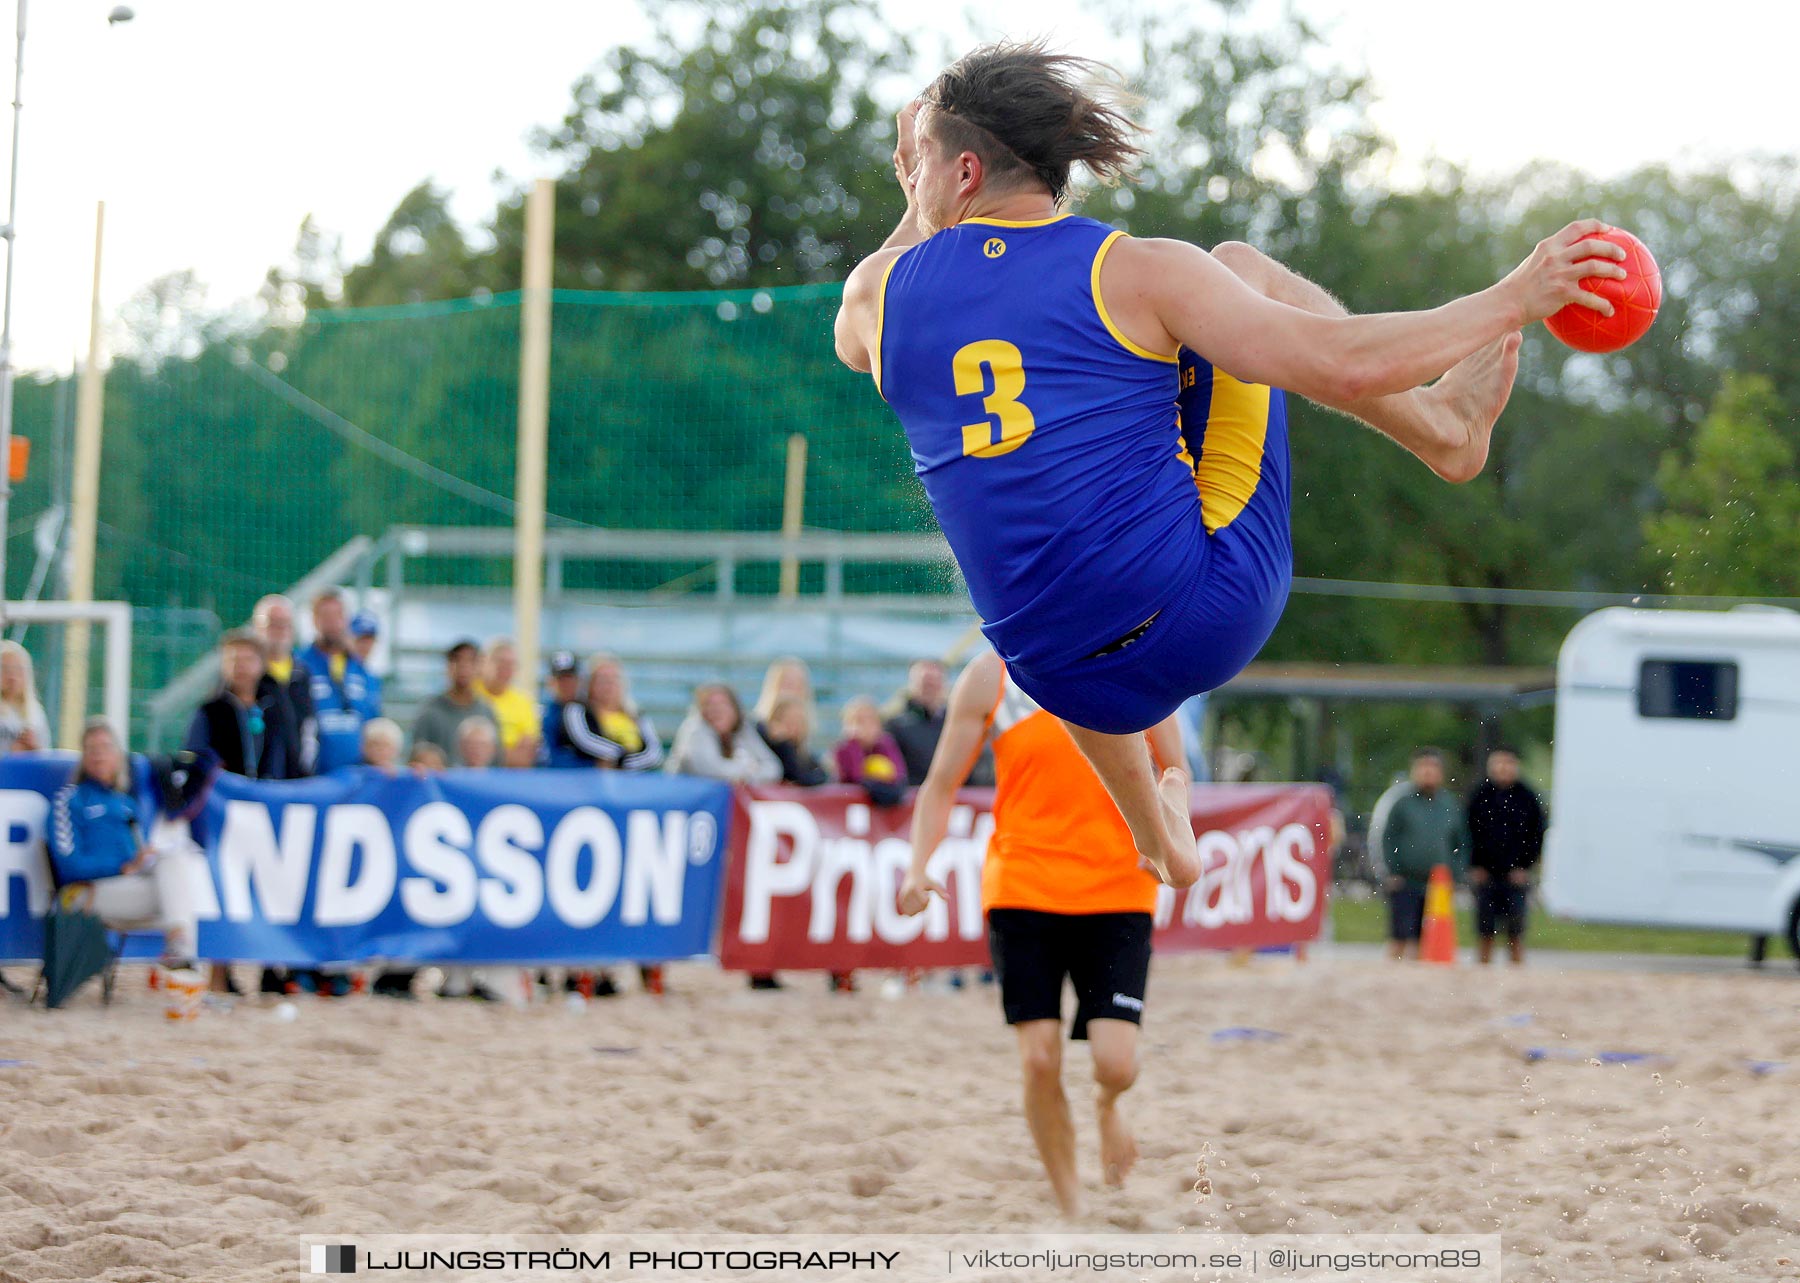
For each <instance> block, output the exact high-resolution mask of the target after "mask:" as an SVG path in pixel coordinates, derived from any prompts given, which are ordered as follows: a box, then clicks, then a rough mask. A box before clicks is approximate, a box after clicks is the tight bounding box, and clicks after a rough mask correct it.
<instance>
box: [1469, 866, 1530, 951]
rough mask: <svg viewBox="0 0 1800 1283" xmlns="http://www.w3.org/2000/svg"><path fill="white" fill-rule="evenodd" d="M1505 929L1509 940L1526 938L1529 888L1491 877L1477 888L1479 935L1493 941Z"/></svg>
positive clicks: (1476, 903)
mask: <svg viewBox="0 0 1800 1283" xmlns="http://www.w3.org/2000/svg"><path fill="white" fill-rule="evenodd" d="M1502 929H1504V930H1505V932H1506V938H1507V939H1508V940H1523V939H1524V938H1525V888H1524V887H1522V886H1515V885H1513V884H1512V883H1511V882H1508V881H1507V880H1506V878H1505V876H1504V875H1503V876H1501V877H1499V878H1494V877H1492V876H1490V877H1489V878H1488V880H1487V881H1486V882H1483V883H1481V884H1480V885H1479V886H1477V887H1476V888H1475V934H1476V935H1478V936H1480V937H1482V938H1483V939H1484V940H1491V939H1493V937H1495V936H1497V935H1499V934H1500V932H1501V930H1502Z"/></svg>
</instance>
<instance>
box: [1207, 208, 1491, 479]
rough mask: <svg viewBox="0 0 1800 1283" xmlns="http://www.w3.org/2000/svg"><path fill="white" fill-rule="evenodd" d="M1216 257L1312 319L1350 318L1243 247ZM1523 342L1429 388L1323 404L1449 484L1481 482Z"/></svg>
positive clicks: (1485, 351)
mask: <svg viewBox="0 0 1800 1283" xmlns="http://www.w3.org/2000/svg"><path fill="white" fill-rule="evenodd" d="M1212 256H1213V257H1214V258H1215V259H1217V260H1218V261H1219V262H1221V263H1223V264H1224V265H1225V266H1226V267H1227V268H1229V269H1230V270H1231V272H1232V274H1233V275H1235V276H1237V278H1238V279H1239V280H1241V281H1243V282H1244V283H1245V284H1246V285H1248V286H1249V287H1250V288H1251V289H1253V290H1255V291H1256V292H1257V293H1259V294H1261V295H1262V296H1263V297H1265V298H1269V299H1273V300H1274V301H1276V302H1277V303H1285V304H1287V305H1288V306H1289V307H1297V308H1299V309H1300V310H1301V311H1303V312H1310V313H1312V314H1313V315H1314V316H1324V317H1344V316H1349V315H1350V313H1349V312H1348V311H1347V310H1346V309H1345V307H1344V306H1343V304H1341V303H1339V302H1338V301H1337V300H1336V299H1335V298H1333V297H1332V296H1331V294H1330V293H1329V292H1328V291H1326V290H1324V289H1322V288H1320V287H1319V286H1318V285H1316V284H1314V283H1313V282H1312V281H1309V280H1307V279H1306V278H1305V277H1304V276H1301V275H1300V274H1299V273H1298V272H1295V271H1293V270H1292V269H1291V268H1289V267H1287V266H1285V265H1283V264H1282V263H1279V262H1277V261H1276V260H1274V259H1272V258H1270V257H1269V256H1268V255H1267V254H1264V253H1263V252H1262V251H1260V250H1258V249H1256V248H1255V247H1254V246H1251V245H1247V244H1245V243H1244V242H1242V241H1226V242H1224V243H1223V244H1220V245H1215V246H1213V249H1212ZM1517 351H1518V341H1517V339H1516V338H1515V337H1511V336H1509V337H1507V338H1503V339H1501V340H1499V341H1498V343H1496V344H1493V345H1490V346H1489V347H1487V348H1482V349H1480V350H1479V351H1477V352H1476V353H1475V354H1474V355H1473V356H1470V357H1466V358H1464V360H1463V361H1462V362H1460V363H1459V364H1458V365H1456V366H1454V367H1453V368H1452V369H1451V371H1450V373H1449V374H1447V375H1445V376H1444V377H1443V378H1442V379H1440V380H1438V381H1437V383H1435V384H1433V385H1432V386H1431V387H1430V388H1413V389H1411V390H1410V391H1406V392H1398V393H1394V394H1393V395H1391V396H1383V397H1374V398H1371V399H1368V400H1363V401H1320V402H1319V404H1321V405H1323V406H1325V407H1326V408H1327V409H1331V410H1336V411H1338V412H1340V413H1342V414H1346V415H1348V416H1350V417H1351V418H1353V419H1356V420H1358V421H1359V422H1361V423H1365V424H1367V425H1368V426H1369V427H1371V428H1374V429H1375V430H1376V431H1377V432H1379V433H1381V434H1382V435H1383V436H1385V437H1388V438H1389V439H1390V440H1392V441H1394V442H1396V443H1398V444H1399V445H1400V446H1402V447H1404V448H1405V449H1407V450H1409V451H1410V452H1412V453H1413V454H1414V455H1417V456H1418V457H1419V458H1420V459H1421V460H1423V461H1424V463H1425V465H1426V466H1427V467H1429V468H1430V469H1431V470H1432V471H1433V472H1435V473H1437V475H1438V476H1440V477H1442V478H1443V479H1444V480H1446V481H1451V482H1463V481H1469V480H1472V479H1473V478H1474V477H1476V476H1478V475H1479V474H1480V472H1481V469H1482V467H1483V466H1484V465H1485V464H1486V462H1487V452H1488V440H1489V437H1490V434H1491V433H1492V431H1493V427H1494V422H1495V420H1497V419H1498V418H1499V417H1500V412H1501V411H1502V410H1503V409H1505V407H1506V401H1507V398H1508V396H1509V395H1510V394H1511V391H1512V381H1513V376H1514V374H1516V373H1517V368H1518V360H1517V356H1516V353H1517Z"/></svg>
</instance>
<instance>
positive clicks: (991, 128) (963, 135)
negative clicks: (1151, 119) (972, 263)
mask: <svg viewBox="0 0 1800 1283" xmlns="http://www.w3.org/2000/svg"><path fill="white" fill-rule="evenodd" d="M1127 98H1128V95H1126V94H1125V93H1124V91H1123V87H1122V84H1121V82H1120V79H1119V76H1118V73H1117V72H1115V71H1113V70H1112V68H1110V67H1108V66H1106V65H1105V64H1103V63H1098V62H1095V61H1093V60H1092V59H1088V58H1078V57H1076V56H1075V55H1073V54H1064V53H1052V52H1050V50H1049V49H1048V48H1047V47H1046V46H1045V44H1044V42H1043V41H1041V40H1034V41H1030V42H1027V43H1018V42H1012V41H1006V42H1001V43H997V44H989V45H983V46H981V47H980V48H979V49H976V50H974V51H973V52H971V53H968V54H965V55H964V56H963V57H961V58H959V59H957V60H956V61H955V62H954V63H952V64H951V65H950V66H949V67H947V68H945V70H944V71H943V73H942V74H940V75H939V76H938V78H937V79H936V80H934V81H932V82H931V87H930V88H928V89H927V90H926V91H925V93H924V96H923V102H924V105H925V108H926V115H927V120H926V129H927V132H928V133H929V134H930V135H931V136H932V137H933V138H934V139H936V140H937V142H938V143H939V144H940V145H942V146H943V147H944V148H946V149H947V150H948V151H949V152H950V154H951V155H959V154H961V153H962V152H965V151H972V152H974V153H975V154H976V155H977V156H979V157H981V163H982V165H983V166H984V167H985V168H986V170H987V173H988V175H989V176H990V178H992V179H995V180H998V181H999V182H1000V183H1003V184H1004V183H1009V182H1013V181H1018V180H1022V179H1024V178H1025V176H1026V175H1027V174H1033V175H1036V177H1037V179H1038V181H1040V182H1041V183H1043V184H1044V186H1046V187H1048V188H1049V189H1050V195H1051V197H1052V198H1053V199H1054V200H1056V201H1057V202H1058V203H1059V204H1060V203H1061V202H1062V199H1063V197H1064V196H1065V195H1066V194H1067V193H1068V190H1069V173H1070V171H1071V170H1072V169H1073V168H1074V167H1075V165H1076V164H1078V163H1079V164H1082V165H1086V166H1087V168H1088V170H1089V172H1091V173H1092V174H1093V175H1094V176H1095V177H1096V178H1098V179H1100V181H1102V182H1104V183H1114V182H1117V181H1118V180H1119V179H1120V178H1122V177H1124V176H1125V175H1126V174H1127V173H1128V172H1129V170H1130V169H1131V167H1132V165H1133V164H1134V163H1136V161H1137V159H1138V157H1139V156H1141V155H1142V154H1143V152H1142V149H1141V148H1139V147H1138V146H1137V144H1136V142H1135V141H1133V139H1134V137H1135V135H1136V134H1138V133H1139V132H1140V128H1141V127H1140V126H1139V125H1138V124H1137V122H1136V121H1134V120H1132V119H1131V117H1130V116H1128V115H1126V114H1125V111H1124V105H1125V102H1126V100H1127Z"/></svg>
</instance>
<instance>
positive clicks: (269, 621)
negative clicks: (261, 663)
mask: <svg viewBox="0 0 1800 1283" xmlns="http://www.w3.org/2000/svg"><path fill="white" fill-rule="evenodd" d="M250 631H251V632H253V633H255V634H256V635H257V636H258V637H260V638H262V643H263V646H264V648H265V649H266V653H267V655H266V664H265V667H266V668H267V670H268V674H269V676H270V677H271V678H273V679H274V681H275V684H276V685H277V686H279V687H280V688H281V693H282V694H283V695H284V696H286V697H287V702H288V709H289V711H290V712H291V713H292V718H291V720H292V721H293V723H294V730H295V732H296V733H297V734H298V735H299V736H300V757H299V760H298V762H297V763H296V764H295V766H296V769H295V770H294V771H293V773H292V774H291V775H290V776H289V778H298V777H299V776H300V775H311V774H312V773H313V763H314V762H315V761H316V760H317V758H318V752H319V729H318V726H317V725H316V724H315V723H314V720H313V702H312V671H311V670H310V669H308V668H307V666H306V665H305V664H303V663H301V662H300V661H299V660H298V659H296V658H295V657H294V640H295V630H294V603H293V602H291V601H289V600H288V599H287V598H286V597H283V596H282V595H281V594H280V593H270V594H269V595H268V596H267V597H264V598H263V599H262V600H261V601H259V602H257V603H256V609H255V610H254V611H253V612H251V615H250Z"/></svg>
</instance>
